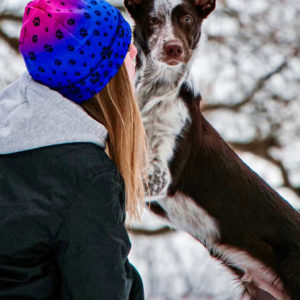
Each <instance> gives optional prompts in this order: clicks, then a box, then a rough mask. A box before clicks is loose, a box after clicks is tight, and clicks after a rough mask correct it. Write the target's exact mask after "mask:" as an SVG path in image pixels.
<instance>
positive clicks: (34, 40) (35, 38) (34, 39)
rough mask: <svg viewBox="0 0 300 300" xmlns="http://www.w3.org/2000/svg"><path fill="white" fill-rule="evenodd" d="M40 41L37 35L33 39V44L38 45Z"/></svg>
mask: <svg viewBox="0 0 300 300" xmlns="http://www.w3.org/2000/svg"><path fill="white" fill-rule="evenodd" d="M37 41H38V36H37V35H36V34H35V35H34V36H33V37H32V42H33V43H36V42H37Z"/></svg>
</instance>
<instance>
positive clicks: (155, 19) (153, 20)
mask: <svg viewBox="0 0 300 300" xmlns="http://www.w3.org/2000/svg"><path fill="white" fill-rule="evenodd" d="M158 23H159V19H158V18H156V17H152V18H150V19H149V24H150V25H157V24H158Z"/></svg>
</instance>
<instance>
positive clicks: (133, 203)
mask: <svg viewBox="0 0 300 300" xmlns="http://www.w3.org/2000/svg"><path fill="white" fill-rule="evenodd" d="M81 106H82V107H83V108H84V109H85V111H86V112H87V113H88V114H89V115H91V117H93V118H94V119H96V120H97V121H98V122H100V123H102V124H103V125H104V126H105V127H106V129H107V131H108V140H107V153H108V155H109V156H110V158H111V159H112V160H113V161H114V162H115V164H116V165H117V167H118V169H119V171H120V173H121V175H122V177H123V179H124V182H125V195H126V211H127V212H128V213H129V216H130V218H133V219H137V220H139V219H140V215H141V212H142V210H143V207H144V204H145V200H144V199H145V190H144V183H145V184H147V175H146V164H147V151H146V134H145V129H144V126H143V122H142V119H141V115H140V112H139V108H138V104H137V101H136V98H135V96H134V93H133V89H132V85H131V82H130V79H129V76H128V73H127V69H126V66H125V63H123V65H122V66H121V68H120V70H119V71H118V73H117V74H116V75H115V76H114V77H113V78H112V79H111V80H110V82H109V83H108V84H107V85H106V86H105V87H104V88H103V89H102V90H101V92H100V93H98V94H96V95H95V96H94V97H93V98H91V99H89V100H87V101H84V102H83V103H82V104H81Z"/></svg>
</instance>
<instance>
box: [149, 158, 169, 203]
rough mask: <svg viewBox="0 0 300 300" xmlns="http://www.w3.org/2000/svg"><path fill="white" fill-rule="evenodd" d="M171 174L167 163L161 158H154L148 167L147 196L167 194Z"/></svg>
mask: <svg viewBox="0 0 300 300" xmlns="http://www.w3.org/2000/svg"><path fill="white" fill-rule="evenodd" d="M170 181H171V175H170V171H169V168H168V166H167V165H165V164H164V163H162V162H161V161H160V160H153V161H152V162H151V163H150V165H149V169H148V190H147V189H146V191H147V193H146V196H147V197H156V196H159V197H161V196H163V195H166V193H167V189H168V187H169V185H170Z"/></svg>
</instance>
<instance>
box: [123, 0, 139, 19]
mask: <svg viewBox="0 0 300 300" xmlns="http://www.w3.org/2000/svg"><path fill="white" fill-rule="evenodd" d="M142 1H143V0H124V6H125V7H126V9H127V10H128V12H129V14H130V15H131V16H132V17H133V18H134V16H135V14H136V12H137V10H138V8H139V7H140V4H141V3H142Z"/></svg>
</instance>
